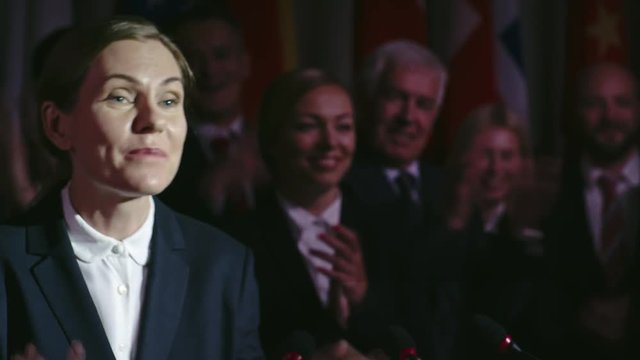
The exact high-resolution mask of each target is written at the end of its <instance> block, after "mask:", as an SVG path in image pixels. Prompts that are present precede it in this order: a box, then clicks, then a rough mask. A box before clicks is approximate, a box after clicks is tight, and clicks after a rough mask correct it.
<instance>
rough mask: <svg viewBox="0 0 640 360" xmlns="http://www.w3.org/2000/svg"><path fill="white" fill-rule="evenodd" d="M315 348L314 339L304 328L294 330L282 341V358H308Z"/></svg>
mask: <svg viewBox="0 0 640 360" xmlns="http://www.w3.org/2000/svg"><path fill="white" fill-rule="evenodd" d="M315 349H316V340H315V339H314V338H313V336H311V334H309V333H308V332H306V331H304V330H295V331H294V332H292V333H291V334H289V336H287V337H286V338H285V340H284V341H283V342H282V351H281V352H280V353H281V354H282V356H280V358H281V359H282V360H309V359H311V354H313V352H314V351H315Z"/></svg>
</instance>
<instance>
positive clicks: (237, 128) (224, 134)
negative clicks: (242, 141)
mask: <svg viewBox="0 0 640 360" xmlns="http://www.w3.org/2000/svg"><path fill="white" fill-rule="evenodd" d="M194 132H195V134H196V137H197V138H198V141H199V142H200V146H201V147H202V150H203V151H204V153H205V154H206V156H207V158H208V159H209V160H210V161H211V160H213V159H215V154H214V153H213V152H212V150H211V146H210V144H211V141H212V140H213V139H216V138H225V139H232V138H240V136H242V133H243V132H244V118H243V117H242V116H238V117H237V118H235V119H234V120H233V121H232V122H231V124H229V126H219V125H216V124H212V123H201V124H198V125H196V126H195V127H194Z"/></svg>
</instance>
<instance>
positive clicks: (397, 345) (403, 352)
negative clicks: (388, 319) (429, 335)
mask: <svg viewBox="0 0 640 360" xmlns="http://www.w3.org/2000/svg"><path fill="white" fill-rule="evenodd" d="M382 343H383V350H384V352H385V353H386V354H387V355H389V356H390V357H391V359H392V360H396V359H398V360H420V358H419V357H418V352H417V351H416V343H415V341H413V338H412V337H411V335H409V333H408V332H407V331H406V330H405V329H403V328H402V327H400V326H397V325H393V326H390V327H389V328H388V329H387V331H386V335H385V336H384V340H383V342H382Z"/></svg>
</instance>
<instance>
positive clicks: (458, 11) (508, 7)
mask: <svg viewBox="0 0 640 360" xmlns="http://www.w3.org/2000/svg"><path fill="white" fill-rule="evenodd" d="M453 9H454V13H453V21H452V37H453V38H452V40H451V44H452V48H451V51H450V57H449V58H450V61H449V64H448V65H449V86H448V90H447V95H446V99H445V103H444V106H443V110H442V114H441V116H440V118H441V120H439V122H438V124H437V128H436V131H435V134H434V137H433V139H432V140H431V147H430V154H431V155H432V156H433V157H435V158H436V159H439V160H443V159H444V158H445V157H446V156H447V153H448V150H449V148H450V146H451V144H452V142H453V141H454V139H455V137H456V135H457V132H458V129H459V127H460V125H461V124H462V122H463V121H464V119H465V117H466V116H467V115H468V114H469V112H471V111H472V110H474V109H475V108H477V107H478V106H480V105H483V104H487V103H496V102H502V103H504V104H505V105H506V106H507V107H508V108H509V109H511V110H512V111H514V112H516V113H518V114H519V115H520V116H521V117H522V119H524V121H525V124H524V125H525V126H528V123H526V119H527V118H528V112H529V106H528V90H527V82H526V76H525V72H524V66H523V61H522V46H521V44H522V31H521V29H522V27H521V24H522V22H521V19H520V2H518V1H513V0H455V1H454V4H453Z"/></svg>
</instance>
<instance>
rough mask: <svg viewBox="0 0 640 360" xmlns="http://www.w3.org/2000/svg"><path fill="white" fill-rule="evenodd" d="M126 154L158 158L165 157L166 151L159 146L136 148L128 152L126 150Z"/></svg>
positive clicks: (136, 156)
mask: <svg viewBox="0 0 640 360" xmlns="http://www.w3.org/2000/svg"><path fill="white" fill-rule="evenodd" d="M127 156H130V157H133V158H145V159H146V158H159V159H164V158H166V157H167V153H166V152H164V151H163V150H162V149H159V148H147V147H145V148H136V149H132V150H129V152H127Z"/></svg>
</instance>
